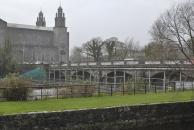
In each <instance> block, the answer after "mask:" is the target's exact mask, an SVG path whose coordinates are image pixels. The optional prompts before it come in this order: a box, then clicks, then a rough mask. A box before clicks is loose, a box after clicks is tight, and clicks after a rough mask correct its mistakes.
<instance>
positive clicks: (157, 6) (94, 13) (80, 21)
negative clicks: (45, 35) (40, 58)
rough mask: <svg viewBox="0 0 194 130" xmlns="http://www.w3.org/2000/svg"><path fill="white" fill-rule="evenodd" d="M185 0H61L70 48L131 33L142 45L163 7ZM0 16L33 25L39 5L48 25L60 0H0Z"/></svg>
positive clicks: (7, 19) (147, 40)
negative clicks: (95, 38) (98, 39)
mask: <svg viewBox="0 0 194 130" xmlns="http://www.w3.org/2000/svg"><path fill="white" fill-rule="evenodd" d="M183 1H186V0H61V6H62V8H63V10H64V12H65V16H66V25H67V27H68V31H69V32H70V48H73V47H74V46H81V44H82V43H84V42H86V41H88V40H90V39H91V38H93V37H102V38H103V39H106V38H109V37H112V36H114V37H118V38H119V39H120V40H125V39H126V38H128V37H129V38H131V37H133V38H134V39H135V40H137V41H139V42H140V45H142V46H143V45H145V44H147V43H148V42H149V40H150V35H149V33H148V31H149V29H150V27H151V25H152V24H153V22H154V20H156V19H157V17H159V16H160V14H161V13H163V12H164V11H165V10H166V9H169V8H170V7H171V6H173V5H175V4H177V3H180V2H183ZM0 3H1V4H0V18H2V19H3V20H5V21H7V22H8V23H19V24H30V25H35V22H36V17H37V15H38V12H39V11H40V10H41V9H42V11H43V13H44V16H45V17H46V23H47V26H49V27H53V26H54V17H55V13H56V11H57V8H58V7H59V5H60V0H0Z"/></svg>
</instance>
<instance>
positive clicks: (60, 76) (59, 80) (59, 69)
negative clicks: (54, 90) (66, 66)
mask: <svg viewBox="0 0 194 130" xmlns="http://www.w3.org/2000/svg"><path fill="white" fill-rule="evenodd" d="M59 81H60V82H61V65H60V66H59Z"/></svg>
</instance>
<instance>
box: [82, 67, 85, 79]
mask: <svg viewBox="0 0 194 130" xmlns="http://www.w3.org/2000/svg"><path fill="white" fill-rule="evenodd" d="M84 79H85V74H84V69H83V70H82V80H84Z"/></svg>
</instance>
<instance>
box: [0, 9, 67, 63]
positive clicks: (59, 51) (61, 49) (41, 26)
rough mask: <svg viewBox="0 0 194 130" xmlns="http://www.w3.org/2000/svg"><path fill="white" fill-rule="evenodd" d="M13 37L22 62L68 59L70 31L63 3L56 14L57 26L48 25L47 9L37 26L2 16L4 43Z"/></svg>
mask: <svg viewBox="0 0 194 130" xmlns="http://www.w3.org/2000/svg"><path fill="white" fill-rule="evenodd" d="M5 40H9V41H10V43H11V44H12V47H13V54H14V57H15V59H16V60H17V61H18V62H19V63H37V62H38V63H59V62H63V63H68V61H69V32H67V27H66V25H65V15H64V13H63V9H62V8H61V6H60V7H59V8H58V12H57V13H56V17H55V26H54V27H46V20H45V17H44V16H43V12H42V11H40V13H39V16H38V17H37V21H36V26H32V25H23V24H15V23H7V22H6V21H4V20H2V19H0V45H1V46H2V45H3V43H4V42H5Z"/></svg>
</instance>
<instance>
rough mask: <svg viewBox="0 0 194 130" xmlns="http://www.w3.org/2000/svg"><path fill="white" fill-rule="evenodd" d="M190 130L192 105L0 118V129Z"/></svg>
mask: <svg viewBox="0 0 194 130" xmlns="http://www.w3.org/2000/svg"><path fill="white" fill-rule="evenodd" d="M156 129H157V130H193V129H194V102H183V103H166V104H153V105H139V106H124V107H114V108H105V109H90V110H77V111H63V112H51V113H47V112H45V113H29V114H18V115H5V116H0V130H156Z"/></svg>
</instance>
